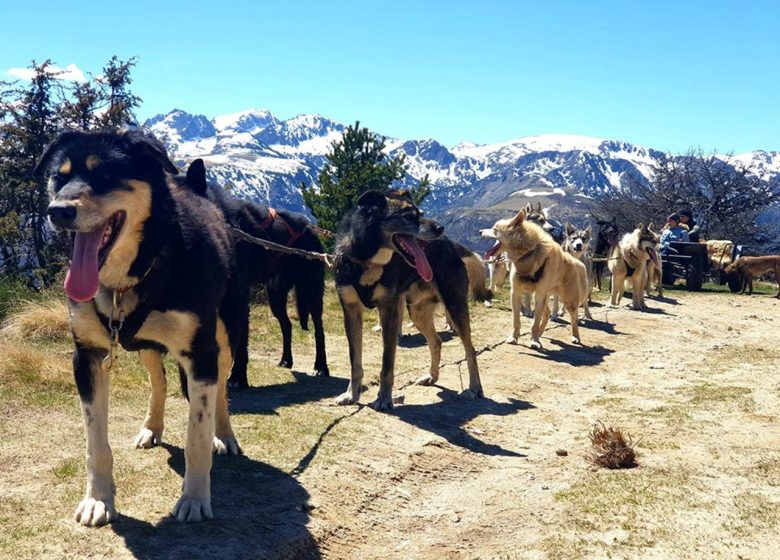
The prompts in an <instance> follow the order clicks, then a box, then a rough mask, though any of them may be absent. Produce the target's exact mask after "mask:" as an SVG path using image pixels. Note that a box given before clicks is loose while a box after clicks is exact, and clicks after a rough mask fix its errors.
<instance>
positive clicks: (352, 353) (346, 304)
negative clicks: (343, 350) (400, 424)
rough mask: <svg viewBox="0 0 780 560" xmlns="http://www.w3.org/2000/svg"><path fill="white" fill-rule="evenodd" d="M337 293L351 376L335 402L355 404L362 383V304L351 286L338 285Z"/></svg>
mask: <svg viewBox="0 0 780 560" xmlns="http://www.w3.org/2000/svg"><path fill="white" fill-rule="evenodd" d="M338 293H339V300H340V301H341V308H342V310H343V311H344V330H345V331H346V333H347V343H348V344H349V363H350V366H351V370H352V377H351V379H350V381H349V387H347V390H346V392H345V393H342V394H341V395H339V396H338V397H336V404H341V405H343V404H357V402H358V401H359V400H360V391H361V388H362V384H363V304H362V303H361V302H360V298H359V297H358V294H357V292H356V291H355V288H353V287H352V286H340V287H339V288H338Z"/></svg>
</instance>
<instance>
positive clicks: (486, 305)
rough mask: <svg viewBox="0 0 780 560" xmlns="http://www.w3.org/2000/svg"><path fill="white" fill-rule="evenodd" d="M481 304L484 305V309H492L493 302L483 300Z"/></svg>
mask: <svg viewBox="0 0 780 560" xmlns="http://www.w3.org/2000/svg"><path fill="white" fill-rule="evenodd" d="M482 303H483V304H484V305H485V307H493V302H492V301H488V300H485V301H483V302H482Z"/></svg>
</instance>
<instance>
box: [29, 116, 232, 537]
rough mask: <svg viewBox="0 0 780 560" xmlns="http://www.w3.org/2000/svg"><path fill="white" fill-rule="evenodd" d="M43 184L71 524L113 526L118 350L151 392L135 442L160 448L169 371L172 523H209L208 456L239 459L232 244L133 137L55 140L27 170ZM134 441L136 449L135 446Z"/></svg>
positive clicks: (207, 208)
mask: <svg viewBox="0 0 780 560" xmlns="http://www.w3.org/2000/svg"><path fill="white" fill-rule="evenodd" d="M36 173H37V174H38V175H39V176H40V175H42V174H44V173H45V174H46V175H47V176H48V189H49V194H50V204H49V207H48V216H49V220H50V222H51V224H52V225H53V226H54V227H55V228H56V229H59V230H64V231H66V232H69V233H70V234H71V236H72V239H73V254H72V257H71V262H70V267H69V269H68V273H67V276H66V279H65V293H66V294H67V296H68V298H69V314H70V327H71V332H72V335H73V341H74V344H75V350H74V354H73V369H74V377H75V381H76V387H77V390H78V393H79V397H80V399H81V407H82V413H83V417H84V426H85V429H86V435H87V437H86V439H87V487H86V495H85V497H84V499H83V500H82V501H81V503H80V504H79V506H78V508H77V509H76V513H75V517H76V521H77V522H79V523H80V524H82V525H90V526H96V525H103V524H105V523H108V522H110V521H113V520H114V519H115V518H116V517H117V515H118V514H117V511H116V508H115V505H114V496H115V487H114V479H113V456H112V452H111V448H110V446H109V443H108V387H109V384H108V376H109V371H110V370H111V369H112V366H113V360H114V357H115V352H116V349H117V347H118V346H120V345H121V346H122V347H123V348H125V349H126V350H130V351H137V352H138V353H139V356H140V359H141V362H142V364H143V365H144V366H145V367H146V368H147V369H148V370H149V371H150V378H151V379H152V380H153V381H156V382H158V383H162V384H163V387H162V388H161V390H158V391H156V392H153V396H152V398H151V399H150V401H149V413H148V415H147V418H146V421H145V422H144V426H143V428H142V429H141V432H140V433H139V435H138V438H140V439H144V440H154V439H157V440H159V438H160V436H161V434H162V431H163V426H162V407H163V403H164V401H163V402H160V401H159V400H156V399H155V394H159V393H160V392H162V394H163V395H164V393H165V387H164V384H165V371H164V368H163V356H164V355H165V354H168V355H169V356H171V357H172V358H174V359H175V360H176V361H178V363H179V367H180V371H181V373H182V375H183V376H186V378H187V385H188V389H189V421H188V425H187V442H186V447H185V453H184V455H185V467H186V468H185V474H184V485H183V491H182V496H181V498H180V499H179V501H178V503H177V504H176V506H175V508H174V509H173V514H174V515H175V516H176V518H177V519H178V520H179V521H186V522H192V521H200V520H202V519H206V518H211V517H212V510H211V482H210V477H211V463H212V450H213V449H215V450H217V451H218V452H220V453H227V454H239V453H241V449H240V447H239V445H238V442H237V441H236V438H235V435H234V434H233V431H232V429H231V427H230V419H229V417H228V408H227V396H226V382H227V376H228V375H229V373H230V366H231V363H232V356H233V352H234V349H235V346H234V345H235V337H234V325H233V322H232V320H231V319H230V317H231V316H233V315H234V312H233V310H232V309H231V305H232V301H231V299H230V294H231V293H232V289H231V286H230V285H229V282H230V280H229V279H230V278H231V277H232V276H233V274H232V273H233V267H234V255H233V240H232V239H231V236H230V234H229V232H228V230H227V228H226V227H225V223H224V216H223V215H222V212H220V210H219V209H218V208H217V207H216V206H215V205H214V204H212V203H211V202H209V201H208V200H206V199H205V198H203V197H201V196H198V195H196V194H195V193H192V192H191V191H190V190H189V189H187V188H183V187H182V186H181V185H179V184H178V183H177V181H179V180H181V178H182V176H181V175H178V170H177V169H176V166H175V165H174V164H173V163H172V162H171V161H170V159H169V158H168V156H167V154H166V152H165V148H164V146H163V145H162V144H161V143H160V142H158V141H157V140H156V139H155V138H154V137H152V136H150V135H148V134H146V133H144V132H142V131H138V130H134V131H127V132H101V133H83V132H70V133H65V134H63V135H61V136H60V137H59V138H58V139H56V140H55V141H54V142H52V144H50V145H49V146H48V148H47V149H46V151H45V152H44V154H43V155H42V156H41V159H40V161H39V162H38V165H37V167H36ZM137 441H138V439H137Z"/></svg>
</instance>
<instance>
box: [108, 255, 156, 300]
mask: <svg viewBox="0 0 780 560" xmlns="http://www.w3.org/2000/svg"><path fill="white" fill-rule="evenodd" d="M156 262H157V257H154V258H153V259H152V263H151V264H150V265H149V268H147V269H146V272H144V273H143V275H142V276H141V278H139V279H138V282H136V283H134V284H128V285H127V286H122V287H121V288H117V289H116V290H115V292H116V293H118V294H119V295H120V296H121V295H124V294H125V293H127V292H128V291H130V290H132V289H133V288H135V287H136V286H137V285H138V284H140V283H141V282H143V281H144V280H145V279H146V277H147V276H149V273H150V272H151V271H152V268H153V267H154V264H155V263H156Z"/></svg>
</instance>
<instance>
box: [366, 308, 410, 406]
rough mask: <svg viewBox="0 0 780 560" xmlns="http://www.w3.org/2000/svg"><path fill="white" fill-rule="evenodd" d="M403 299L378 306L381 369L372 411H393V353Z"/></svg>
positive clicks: (402, 310)
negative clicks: (380, 327)
mask: <svg viewBox="0 0 780 560" xmlns="http://www.w3.org/2000/svg"><path fill="white" fill-rule="evenodd" d="M404 303H405V302H404V298H398V299H397V300H396V301H392V299H390V300H388V301H386V303H384V304H381V303H380V304H379V305H378V306H377V307H378V308H379V320H380V322H381V323H382V347H383V348H382V369H381V370H380V371H379V394H378V395H377V397H376V400H375V401H374V402H372V403H371V408H373V409H374V410H392V409H393V381H394V376H395V352H396V350H397V348H398V329H399V327H400V326H401V318H402V317H403V312H404Z"/></svg>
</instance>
